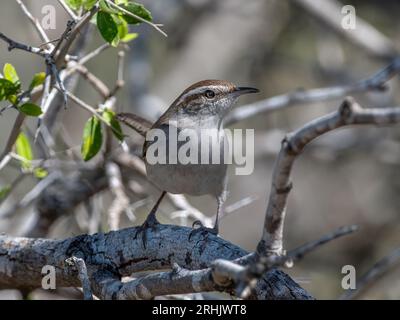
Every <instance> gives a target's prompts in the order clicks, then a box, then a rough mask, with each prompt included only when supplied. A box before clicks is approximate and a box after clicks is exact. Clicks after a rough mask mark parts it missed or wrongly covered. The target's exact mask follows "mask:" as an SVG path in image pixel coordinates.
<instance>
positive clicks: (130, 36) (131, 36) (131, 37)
mask: <svg viewBox="0 0 400 320" xmlns="http://www.w3.org/2000/svg"><path fill="white" fill-rule="evenodd" d="M138 35H139V34H137V33H128V34H127V35H126V36H125V37H123V38H122V39H121V41H122V42H129V41H132V40H134V39H136V38H137V37H138Z"/></svg>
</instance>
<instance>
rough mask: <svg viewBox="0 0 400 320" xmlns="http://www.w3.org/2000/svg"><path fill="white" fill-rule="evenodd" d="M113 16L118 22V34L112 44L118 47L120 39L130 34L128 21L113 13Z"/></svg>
mask: <svg viewBox="0 0 400 320" xmlns="http://www.w3.org/2000/svg"><path fill="white" fill-rule="evenodd" d="M112 17H113V19H114V21H115V23H116V24H117V27H118V35H117V36H116V37H115V38H114V39H113V41H112V43H111V45H112V46H114V47H117V46H118V44H119V41H120V39H122V38H124V37H125V36H126V35H127V34H128V32H129V29H128V23H127V22H126V21H125V20H124V19H121V18H119V17H118V16H117V15H112Z"/></svg>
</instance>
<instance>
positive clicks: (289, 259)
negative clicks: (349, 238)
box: [236, 225, 358, 298]
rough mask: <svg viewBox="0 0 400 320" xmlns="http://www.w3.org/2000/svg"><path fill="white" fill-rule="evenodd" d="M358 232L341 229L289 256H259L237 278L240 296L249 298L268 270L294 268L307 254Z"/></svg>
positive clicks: (345, 228) (353, 226)
mask: <svg viewBox="0 0 400 320" xmlns="http://www.w3.org/2000/svg"><path fill="white" fill-rule="evenodd" d="M357 230H358V227H357V226H355V225H352V226H345V227H341V228H339V229H337V230H335V231H334V232H332V233H330V234H327V235H325V236H323V237H321V238H320V239H318V240H315V241H311V242H307V243H306V244H304V245H302V246H300V247H298V248H296V249H294V250H291V251H289V253H288V254H285V255H269V256H258V259H256V260H255V261H254V262H251V263H250V264H249V266H248V267H246V269H245V270H241V272H240V274H239V275H237V277H236V281H237V282H238V286H237V291H238V294H239V296H240V297H241V298H247V297H248V296H249V295H250V294H251V290H252V289H253V288H254V287H255V285H256V283H257V280H258V279H259V278H260V277H261V275H262V274H264V273H265V272H267V271H268V270H271V269H274V268H279V267H283V266H285V267H292V266H293V263H294V262H296V261H298V260H300V259H302V258H303V257H304V256H305V255H306V254H308V253H310V252H312V251H314V250H315V249H317V248H319V247H320V246H322V245H324V244H326V243H328V242H330V241H333V240H335V239H337V238H340V237H343V236H346V235H349V234H352V233H353V232H355V231H357ZM238 280H239V281H238Z"/></svg>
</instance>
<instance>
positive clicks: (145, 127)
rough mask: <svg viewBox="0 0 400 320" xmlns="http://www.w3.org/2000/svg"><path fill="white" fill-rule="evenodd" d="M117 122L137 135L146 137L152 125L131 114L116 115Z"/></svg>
mask: <svg viewBox="0 0 400 320" xmlns="http://www.w3.org/2000/svg"><path fill="white" fill-rule="evenodd" d="M116 118H117V120H118V121H120V122H122V123H124V124H126V125H127V126H128V127H130V128H132V129H133V130H135V131H136V132H137V133H139V134H140V135H142V136H143V137H146V133H147V131H149V130H150V128H151V126H152V123H151V122H150V121H148V120H146V119H143V118H142V117H139V116H137V115H136V114H133V113H118V114H117V115H116Z"/></svg>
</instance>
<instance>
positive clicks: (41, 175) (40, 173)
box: [33, 168, 49, 179]
mask: <svg viewBox="0 0 400 320" xmlns="http://www.w3.org/2000/svg"><path fill="white" fill-rule="evenodd" d="M33 174H34V175H35V177H36V178H38V179H43V178H45V177H47V175H48V174H49V173H48V172H47V170H46V169H43V168H36V169H35V170H33Z"/></svg>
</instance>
